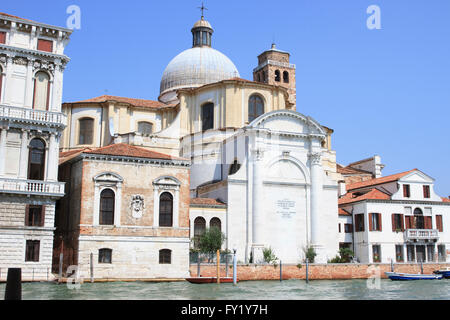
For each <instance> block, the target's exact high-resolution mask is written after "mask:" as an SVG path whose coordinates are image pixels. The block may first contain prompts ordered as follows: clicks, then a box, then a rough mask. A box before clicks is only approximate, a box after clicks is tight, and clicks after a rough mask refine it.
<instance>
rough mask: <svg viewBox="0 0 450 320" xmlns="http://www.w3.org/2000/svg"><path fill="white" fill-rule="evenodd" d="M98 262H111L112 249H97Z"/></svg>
mask: <svg viewBox="0 0 450 320" xmlns="http://www.w3.org/2000/svg"><path fill="white" fill-rule="evenodd" d="M98 263H112V250H111V249H100V250H98Z"/></svg>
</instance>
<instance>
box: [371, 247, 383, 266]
mask: <svg viewBox="0 0 450 320" xmlns="http://www.w3.org/2000/svg"><path fill="white" fill-rule="evenodd" d="M372 253H373V262H381V247H380V245H379V244H376V245H373V246H372Z"/></svg>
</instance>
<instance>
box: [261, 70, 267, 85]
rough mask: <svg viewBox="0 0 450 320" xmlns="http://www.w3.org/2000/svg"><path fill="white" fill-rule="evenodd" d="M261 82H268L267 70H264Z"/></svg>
mask: <svg viewBox="0 0 450 320" xmlns="http://www.w3.org/2000/svg"><path fill="white" fill-rule="evenodd" d="M261 82H266V72H265V71H263V72H262V79H261Z"/></svg>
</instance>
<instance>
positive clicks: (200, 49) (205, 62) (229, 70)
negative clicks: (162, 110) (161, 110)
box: [160, 17, 240, 102]
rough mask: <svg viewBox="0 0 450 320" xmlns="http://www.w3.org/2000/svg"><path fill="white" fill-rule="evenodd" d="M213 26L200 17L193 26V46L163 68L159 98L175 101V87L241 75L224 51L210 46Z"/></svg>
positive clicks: (198, 84)
mask: <svg viewBox="0 0 450 320" xmlns="http://www.w3.org/2000/svg"><path fill="white" fill-rule="evenodd" d="M212 33H213V29H212V28H211V25H210V24H209V23H208V22H207V21H206V20H204V19H203V17H202V19H201V20H199V21H197V22H196V23H195V25H194V27H193V28H192V34H193V48H191V49H188V50H185V51H183V52H182V53H180V54H179V55H177V56H176V57H175V58H174V59H173V60H172V61H171V62H170V63H169V65H168V66H167V68H166V69H165V71H164V73H163V76H162V79H161V88H160V100H161V101H162V102H171V101H174V100H176V93H175V90H177V89H181V88H195V87H200V86H203V85H205V84H209V83H214V82H219V81H222V80H226V79H231V78H236V77H240V75H239V72H238V70H237V68H236V66H235V65H234V63H233V62H232V61H231V60H230V59H229V58H228V57H227V56H226V55H224V54H223V53H221V52H219V51H217V50H215V49H213V48H211V37H212Z"/></svg>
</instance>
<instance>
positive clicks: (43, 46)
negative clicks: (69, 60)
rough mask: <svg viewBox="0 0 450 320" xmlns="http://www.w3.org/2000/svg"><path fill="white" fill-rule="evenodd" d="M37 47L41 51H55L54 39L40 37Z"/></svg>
mask: <svg viewBox="0 0 450 320" xmlns="http://www.w3.org/2000/svg"><path fill="white" fill-rule="evenodd" d="M37 49H38V50H39V51H46V52H53V41H50V40H43V39H39V40H38V47H37Z"/></svg>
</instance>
